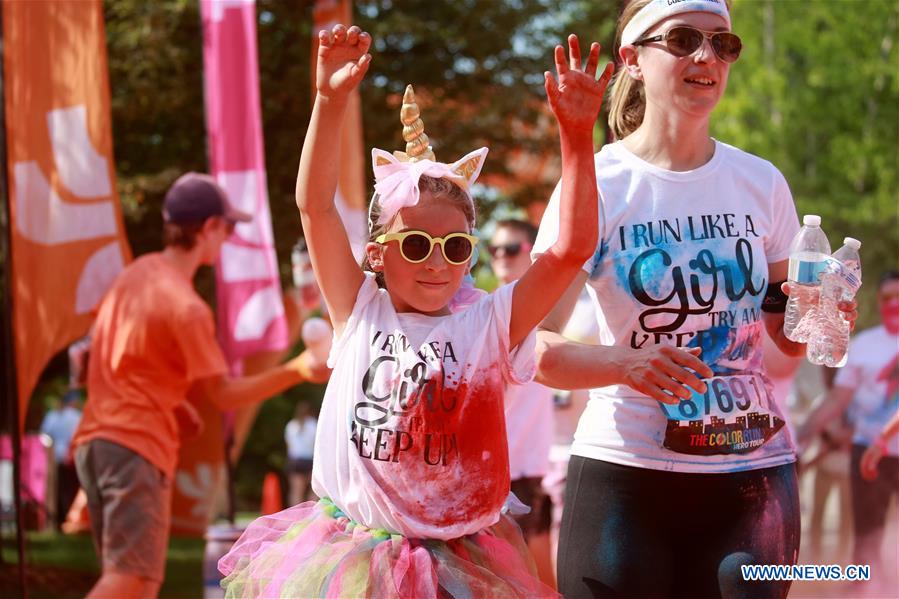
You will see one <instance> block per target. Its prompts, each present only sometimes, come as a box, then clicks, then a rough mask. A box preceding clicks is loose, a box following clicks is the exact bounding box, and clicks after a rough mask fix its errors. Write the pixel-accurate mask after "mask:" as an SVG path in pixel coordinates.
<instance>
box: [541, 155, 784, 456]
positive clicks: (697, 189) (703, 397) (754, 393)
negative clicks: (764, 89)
mask: <svg viewBox="0 0 899 599" xmlns="http://www.w3.org/2000/svg"><path fill="white" fill-rule="evenodd" d="M595 164H596V176H597V184H598V188H599V196H600V208H601V210H600V222H599V227H600V231H601V239H600V244H599V247H598V248H597V251H596V253H595V255H594V256H593V258H591V259H590V260H589V261H588V262H587V263H586V264H585V265H584V270H586V271H587V272H588V273H589V280H588V285H589V287H590V288H591V296H592V297H593V298H594V300H595V308H596V313H597V322H598V323H599V325H600V329H601V330H600V338H601V339H602V342H603V344H605V345H616V346H625V347H631V348H635V349H638V348H645V347H650V346H652V345H656V344H664V345H673V346H678V347H701V348H702V359H703V361H704V362H705V363H706V364H708V365H709V366H711V368H712V370H713V371H714V372H715V375H716V376H715V377H714V378H713V379H711V380H709V381H708V383H709V392H708V393H706V394H699V393H695V394H694V396H693V397H692V398H690V399H689V400H684V401H680V402H678V403H677V404H674V405H663V404H662V403H660V402H657V401H655V400H654V399H652V398H650V397H647V396H646V395H643V394H641V393H639V392H637V391H634V390H633V389H631V388H630V387H627V386H625V385H612V386H609V387H603V388H598V389H591V391H590V401H589V402H588V404H587V408H586V409H585V411H584V413H583V415H582V416H581V419H580V422H579V424H578V429H577V432H576V433H575V438H574V444H573V445H572V453H573V454H574V455H579V456H583V457H588V458H594V459H599V460H604V461H608V462H613V463H617V464H623V465H627V466H638V467H642V468H651V469H657V470H670V471H677V472H708V473H713V472H730V471H738V470H749V469H756V468H764V467H772V466H778V465H781V464H786V463H789V462H792V461H794V459H795V458H794V450H793V443H792V440H791V438H790V435H789V432H788V430H787V428H786V427H785V426H784V420H785V418H784V415H783V412H782V409H781V407H780V406H779V405H777V402H776V401H775V400H774V398H773V395H772V393H771V388H770V381H769V380H768V378H767V377H766V376H765V374H764V372H763V369H762V336H763V335H765V334H766V332H765V327H764V324H763V322H762V312H761V303H762V299H763V298H764V296H765V292H766V290H767V286H768V284H769V283H770V281H769V280H768V264H769V263H774V262H779V261H782V260H785V259H787V258H788V257H789V247H790V242H791V240H792V238H793V236H794V235H795V233H796V232H797V231H798V228H799V223H798V219H797V216H796V209H795V206H794V205H793V199H792V196H791V194H790V190H789V187H788V186H787V183H786V181H785V180H784V178H783V175H781V173H780V172H779V171H778V170H777V168H775V167H774V166H773V165H772V164H771V163H770V162H767V161H766V160H763V159H761V158H758V157H756V156H753V155H751V154H748V153H746V152H743V151H741V150H739V149H737V148H734V147H733V146H730V145H727V144H724V143H721V142H718V141H716V142H715V152H714V156H713V157H712V159H711V160H710V161H709V162H708V163H706V164H704V165H703V166H701V167H699V168H697V169H695V170H692V171H685V172H675V171H668V170H665V169H661V168H658V167H656V166H653V165H652V164H650V163H648V162H646V161H644V160H642V159H640V158H638V157H637V156H635V155H634V154H633V153H631V152H630V151H629V150H627V149H626V148H625V147H624V145H623V144H622V143H621V142H617V143H613V144H609V145H606V146H605V147H603V148H602V150H601V151H600V152H599V153H597V154H596V156H595ZM559 194H560V189H559V187H558V186H557V188H556V190H555V192H554V193H553V196H552V198H551V199H550V202H549V205H548V207H547V209H546V212H545V214H544V216H543V221H542V223H541V225H540V232H539V234H538V237H537V243H536V244H535V247H534V250H533V253H534V255H535V256H536V255H537V254H539V253H542V252H544V251H546V250H547V248H549V247H550V246H551V245H552V244H553V243H554V242H555V240H556V239H557V237H558V233H559Z"/></svg>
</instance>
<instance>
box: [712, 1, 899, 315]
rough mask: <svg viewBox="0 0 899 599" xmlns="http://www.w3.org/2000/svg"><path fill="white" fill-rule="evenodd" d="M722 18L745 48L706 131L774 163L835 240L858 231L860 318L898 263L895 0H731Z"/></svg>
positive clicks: (801, 206)
mask: <svg viewBox="0 0 899 599" xmlns="http://www.w3.org/2000/svg"><path fill="white" fill-rule="evenodd" d="M733 22H734V30H735V31H736V32H737V33H738V34H739V35H740V36H741V37H742V38H743V42H744V51H743V54H742V56H741V57H740V60H739V61H738V62H737V63H735V64H734V66H733V67H732V68H731V71H730V81H729V82H728V91H727V93H726V94H725V97H724V99H723V100H722V101H721V105H720V106H719V108H718V110H717V112H716V114H715V117H714V118H713V132H714V135H715V136H716V137H718V138H719V139H721V140H722V141H726V142H728V143H732V144H734V145H737V146H739V147H740V148H742V149H744V150H747V151H749V152H752V153H754V154H758V155H759V156H762V157H764V158H767V159H769V160H771V161H772V162H773V163H774V164H775V165H776V166H777V167H778V168H780V169H781V171H782V172H783V173H784V176H786V178H787V181H789V183H790V187H791V189H792V192H793V195H794V197H795V199H796V206H797V209H798V211H799V213H800V214H806V213H814V214H820V215H821V217H822V219H823V227H824V230H825V231H826V232H827V233H828V236H829V237H830V241H831V246H832V247H833V249H834V250H836V249H837V248H838V247H839V246H841V245H842V240H843V237H845V236H852V237H857V238H858V239H861V240H862V242H863V244H864V245H863V246H862V250H861V254H862V262H863V267H864V272H863V276H864V278H865V280H866V284H865V286H864V287H863V289H862V295H861V296H860V298H859V304H860V306H861V309H860V312H861V319H860V322H859V324H860V325H861V326H866V325H870V324H872V323H873V322H874V321H875V320H876V314H875V313H874V310H873V307H874V303H873V299H872V295H873V291H874V289H875V287H876V285H875V284H874V283H875V281H876V280H877V278H878V277H879V275H880V273H881V272H883V271H884V270H886V269H889V268H897V267H899V261H897V257H899V201H897V200H899V193H897V184H899V180H897V169H899V145H897V143H896V140H897V139H899V56H897V50H896V44H895V42H896V37H897V25H899V3H896V2H893V1H892V0H863V1H857V2H848V1H846V2H834V1H833V0H807V1H804V2H787V1H775V0H735V2H734V6H733Z"/></svg>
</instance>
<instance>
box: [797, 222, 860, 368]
mask: <svg viewBox="0 0 899 599" xmlns="http://www.w3.org/2000/svg"><path fill="white" fill-rule="evenodd" d="M843 244H844V245H843V247H841V248H840V249H838V250H837V251H836V252H835V253H834V255H833V258H832V259H831V260H830V261H829V262H828V264H827V269H826V270H825V271H824V275H823V276H822V277H821V279H822V282H821V299H820V302H819V304H818V309H817V311H816V314H815V326H814V331H815V333H814V335H812V336H811V338H810V339H809V341H808V347H807V348H806V357H807V358H808V361H809V362H811V363H812V364H824V365H825V366H831V367H834V366H842V365H843V364H845V363H846V358H847V357H848V355H849V354H848V353H847V351H846V350H847V349H848V348H849V323H848V322H846V319H845V318H843V315H842V312H841V311H840V308H839V303H840V302H843V301H850V300H851V299H852V298H854V297H855V293H856V291H858V288H859V287H860V286H861V284H862V262H861V258H860V257H859V255H858V250H859V248H860V247H862V242H860V241H859V240H858V239H853V238H852V237H847V238H846V239H844V240H843Z"/></svg>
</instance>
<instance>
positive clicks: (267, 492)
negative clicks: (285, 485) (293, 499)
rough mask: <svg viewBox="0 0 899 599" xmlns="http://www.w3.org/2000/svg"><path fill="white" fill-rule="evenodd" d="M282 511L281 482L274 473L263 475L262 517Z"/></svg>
mask: <svg viewBox="0 0 899 599" xmlns="http://www.w3.org/2000/svg"><path fill="white" fill-rule="evenodd" d="M282 509H284V504H283V503H282V501H281V481H280V479H279V478H278V475H277V474H275V473H274V472H269V473H268V474H266V475H265V479H263V481H262V509H261V512H262V515H263V516H267V515H269V514H274V513H275V512H280V511H281V510H282Z"/></svg>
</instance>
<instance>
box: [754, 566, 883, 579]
mask: <svg viewBox="0 0 899 599" xmlns="http://www.w3.org/2000/svg"><path fill="white" fill-rule="evenodd" d="M740 569H741V570H742V571H743V580H871V566H869V565H863V566H856V565H849V566H845V567H844V566H839V565H837V564H824V565H801V564H800V565H796V566H784V565H767V566H759V565H747V566H740Z"/></svg>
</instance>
